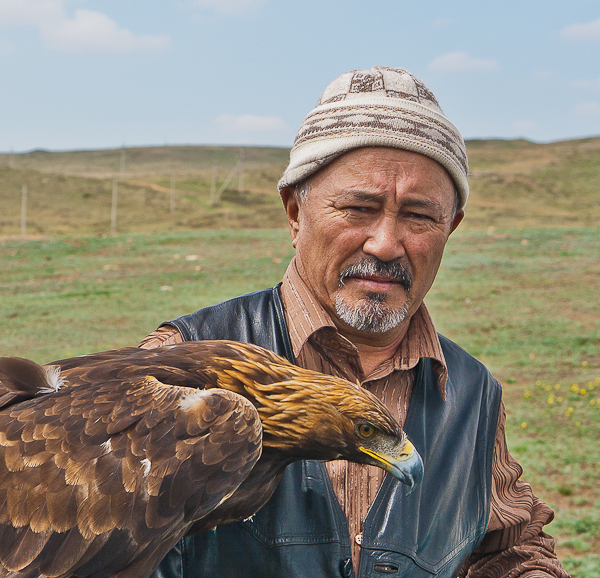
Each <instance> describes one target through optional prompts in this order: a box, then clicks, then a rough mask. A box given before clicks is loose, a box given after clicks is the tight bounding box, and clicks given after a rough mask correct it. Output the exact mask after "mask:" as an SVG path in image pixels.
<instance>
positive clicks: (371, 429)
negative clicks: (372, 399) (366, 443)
mask: <svg viewBox="0 0 600 578" xmlns="http://www.w3.org/2000/svg"><path fill="white" fill-rule="evenodd" d="M356 429H357V430H358V435H359V436H360V437H361V438H370V437H371V436H372V435H373V434H374V433H375V426H373V425H371V424H370V423H361V424H360V425H359V426H358V427H357V428H356Z"/></svg>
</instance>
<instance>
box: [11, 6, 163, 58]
mask: <svg viewBox="0 0 600 578" xmlns="http://www.w3.org/2000/svg"><path fill="white" fill-rule="evenodd" d="M64 2H65V0H0V26H5V27H7V26H33V27H36V28H38V30H39V33H40V36H41V38H42V40H43V42H44V44H45V45H46V46H47V47H49V48H52V49H55V50H68V51H73V52H80V51H82V52H85V51H100V52H126V51H133V50H164V49H165V48H168V46H169V37H168V36H165V35H160V36H148V35H136V34H134V33H133V32H131V31H130V30H127V29H126V28H120V27H119V25H118V24H117V23H116V22H115V21H114V20H112V19H111V18H109V17H108V16H106V15H105V14H102V13H101V12H96V11H93V10H76V11H75V15H74V17H73V18H69V17H68V16H67V15H66V14H65V10H64Z"/></svg>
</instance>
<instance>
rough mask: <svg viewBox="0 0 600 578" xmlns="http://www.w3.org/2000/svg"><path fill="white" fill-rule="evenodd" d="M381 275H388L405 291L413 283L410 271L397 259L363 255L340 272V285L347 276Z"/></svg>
mask: <svg viewBox="0 0 600 578" xmlns="http://www.w3.org/2000/svg"><path fill="white" fill-rule="evenodd" d="M372 275H375V276H382V277H389V278H390V279H392V280H393V281H396V282H398V283H400V284H402V285H403V286H404V288H405V289H406V290H407V291H410V288H411V287H412V284H413V277H412V273H411V272H410V271H409V270H408V269H407V268H406V267H405V266H404V265H403V264H402V263H400V260H399V259H394V260H393V261H382V260H381V259H378V258H377V257H365V258H363V259H361V260H360V261H357V262H356V263H352V264H351V265H348V266H347V267H346V268H345V269H344V270H343V271H342V272H341V273H340V283H339V286H340V287H341V286H342V285H344V281H345V280H346V279H348V278H349V277H356V276H367V277H368V276H372Z"/></svg>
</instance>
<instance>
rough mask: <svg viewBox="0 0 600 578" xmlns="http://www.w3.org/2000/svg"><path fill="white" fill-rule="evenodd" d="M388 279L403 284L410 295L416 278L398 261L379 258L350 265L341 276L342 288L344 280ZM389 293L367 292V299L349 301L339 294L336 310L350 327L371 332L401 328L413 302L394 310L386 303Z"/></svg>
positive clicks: (340, 285)
mask: <svg viewBox="0 0 600 578" xmlns="http://www.w3.org/2000/svg"><path fill="white" fill-rule="evenodd" d="M358 275H360V276H372V275H376V276H384V277H388V278H389V279H390V280H392V281H396V282H399V283H400V284H402V285H403V286H404V288H405V289H406V292H407V294H409V293H410V288H411V287H412V275H411V273H410V271H409V270H408V269H407V268H406V267H404V265H402V264H401V263H400V261H398V260H397V259H395V260H393V261H387V262H385V261H381V260H380V259H377V257H367V258H364V259H361V260H360V261H358V262H357V263H353V264H352V265H349V266H348V267H346V269H344V270H343V271H342V272H341V273H340V281H339V287H340V288H341V287H343V286H344V281H345V280H346V279H347V278H349V277H354V276H358ZM386 300H387V295H386V294H385V293H376V292H372V293H367V295H366V296H365V298H364V299H360V300H359V301H356V302H351V303H350V302H348V301H347V300H346V299H344V297H343V296H342V295H340V294H339V293H338V294H337V295H336V297H335V311H336V313H337V315H338V317H339V318H340V319H341V320H342V321H344V322H345V323H347V324H348V325H349V326H350V327H353V328H354V329H357V330H358V331H365V332H367V333H385V332H386V331H389V330H390V329H393V328H394V327H397V326H398V325H400V324H401V323H402V322H403V321H404V319H406V315H407V313H408V308H409V305H410V299H408V298H407V302H406V303H405V304H404V305H403V306H402V307H399V308H391V307H389V306H388V305H387V303H386Z"/></svg>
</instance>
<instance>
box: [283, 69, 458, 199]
mask: <svg viewBox="0 0 600 578" xmlns="http://www.w3.org/2000/svg"><path fill="white" fill-rule="evenodd" d="M368 146H385V147H393V148H399V149H404V150H408V151H412V152H416V153H421V154H423V155H425V156H428V157H430V158H432V159H433V160H435V161H437V162H438V163H440V164H441V165H442V166H443V167H444V168H445V169H446V170H447V171H448V172H449V173H450V176H451V177H452V179H453V180H454V183H455V184H456V188H457V190H458V194H459V205H460V207H461V208H463V207H464V206H465V205H466V203H467V197H468V196H469V184H468V182H467V170H468V164H467V151H466V148H465V143H464V141H463V139H462V137H461V136H460V133H459V132H458V129H457V128H456V127H455V126H454V125H453V124H452V123H451V122H450V121H449V120H448V119H447V118H446V117H445V116H444V113H443V112H442V109H441V108H440V105H439V103H438V101H437V100H436V98H435V96H434V95H433V93H432V92H431V91H430V90H429V89H428V88H427V87H426V86H425V85H424V84H423V83H422V82H421V81H420V80H419V79H418V78H416V77H415V76H413V75H412V74H411V73H410V72H408V71H406V70H403V69H402V68H387V67H385V66H374V67H373V68H372V69H371V70H370V71H368V70H351V71H350V72H346V73H345V74H342V76H340V77H339V78H336V79H335V80H334V81H333V82H332V83H331V84H330V85H329V86H328V87H327V88H326V89H325V92H324V93H323V94H322V95H321V98H320V99H319V102H318V103H317V106H316V108H315V109H313V110H312V111H311V112H310V113H309V114H308V116H307V117H306V118H305V119H304V122H303V123H302V126H301V127H300V130H299V131H298V134H297V135H296V140H295V141H294V146H293V148H292V150H291V152H290V164H289V165H288V167H287V169H286V170H285V173H283V177H282V178H281V180H280V181H279V185H278V186H279V189H283V188H285V187H289V186H292V185H295V184H297V183H299V182H300V181H302V180H304V179H305V178H307V177H309V176H310V175H312V174H313V173H316V172H317V171H318V170H319V169H321V168H322V167H324V166H325V165H326V164H328V163H330V162H331V161H333V160H334V159H336V158H337V157H339V156H341V155H342V154H344V153H345V152H348V151H350V150H353V149H356V148H360V147H368Z"/></svg>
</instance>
